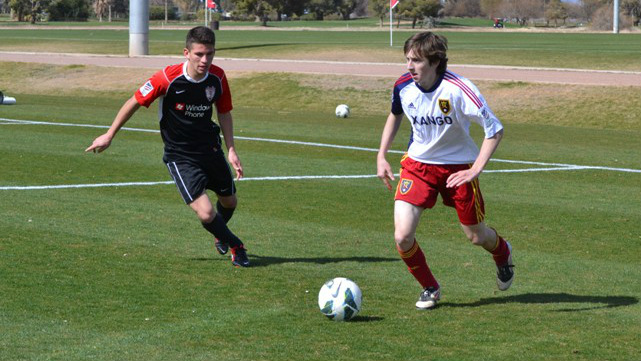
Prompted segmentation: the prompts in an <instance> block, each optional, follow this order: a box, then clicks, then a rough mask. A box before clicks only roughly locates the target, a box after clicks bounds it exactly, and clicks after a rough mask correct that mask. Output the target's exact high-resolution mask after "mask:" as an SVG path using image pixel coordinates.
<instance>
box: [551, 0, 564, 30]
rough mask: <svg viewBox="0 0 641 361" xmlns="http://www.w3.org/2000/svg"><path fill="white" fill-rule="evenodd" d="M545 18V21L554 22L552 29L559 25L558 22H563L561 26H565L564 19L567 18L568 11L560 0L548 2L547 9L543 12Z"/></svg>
mask: <svg viewBox="0 0 641 361" xmlns="http://www.w3.org/2000/svg"><path fill="white" fill-rule="evenodd" d="M545 18H546V19H547V21H550V20H554V27H557V26H558V25H559V24H558V21H559V20H563V24H565V19H567V18H568V11H567V9H566V8H565V6H564V5H563V4H562V3H561V0H550V2H549V4H548V8H547V9H546V10H545Z"/></svg>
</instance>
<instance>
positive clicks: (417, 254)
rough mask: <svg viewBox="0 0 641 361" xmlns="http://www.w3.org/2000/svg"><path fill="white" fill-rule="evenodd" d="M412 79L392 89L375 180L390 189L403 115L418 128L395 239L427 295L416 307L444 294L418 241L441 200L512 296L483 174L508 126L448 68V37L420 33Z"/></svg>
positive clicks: (412, 46) (413, 46) (508, 251)
mask: <svg viewBox="0 0 641 361" xmlns="http://www.w3.org/2000/svg"><path fill="white" fill-rule="evenodd" d="M404 52H405V57H406V58H407V70H408V73H406V74H404V75H403V76H401V77H400V78H399V79H398V80H397V81H396V84H395V85H394V92H393V96H392V110H391V112H390V114H389V116H388V117H387V122H386V123H385V127H384V129H383V134H382V136H381V145H380V149H379V152H378V156H377V175H378V177H379V178H380V179H381V180H382V181H383V183H384V184H385V185H386V186H387V188H388V189H389V190H392V185H391V183H390V181H394V180H395V178H394V173H393V171H392V168H391V167H390V164H389V163H388V162H387V160H386V158H385V155H386V153H387V152H388V150H389V148H390V146H391V144H392V141H393V140H394V137H395V136H396V133H397V132H398V128H399V126H400V124H401V121H402V120H403V114H405V116H406V117H407V118H408V119H409V121H410V123H411V124H412V134H411V138H410V142H409V146H408V149H407V153H406V154H405V155H404V156H403V158H402V160H401V172H400V180H399V182H398V185H397V187H396V195H395V198H394V199H395V202H394V227H395V230H394V240H395V242H396V247H397V250H398V253H399V254H400V256H401V258H402V259H403V261H404V262H405V264H406V265H407V267H408V270H409V272H410V273H411V274H412V275H413V276H414V278H416V280H417V281H418V282H419V283H420V285H421V287H422V288H423V291H422V292H421V294H420V296H419V300H418V302H416V308H417V309H431V308H434V307H436V305H437V303H438V301H439V299H440V297H441V289H440V286H439V283H438V281H437V280H436V279H435V278H434V275H433V274H432V272H431V270H430V268H429V266H428V265H427V262H426V259H425V255H424V253H423V251H422V250H421V247H420V246H419V244H418V242H417V241H416V228H417V226H418V223H419V218H420V216H421V214H422V213H423V210H425V209H429V208H432V207H433V206H434V204H435V203H436V199H437V196H438V195H439V194H440V195H441V198H442V200H443V203H444V204H445V205H447V206H450V207H453V208H455V209H456V212H457V214H458V218H459V222H460V224H461V227H462V228H463V232H464V233H465V235H466V236H467V238H468V239H469V240H470V241H471V242H472V243H473V244H475V245H477V246H481V247H483V248H484V249H485V250H487V251H488V252H489V253H491V254H492V256H493V259H494V262H495V263H496V267H497V285H498V288H499V289H500V290H507V289H508V288H509V287H510V285H511V284H512V280H513V279H514V271H513V269H512V267H513V263H512V247H511V245H510V243H508V242H507V241H505V240H504V239H503V238H502V237H501V236H499V234H498V233H497V232H496V231H495V230H494V229H493V228H490V227H488V226H487V225H486V224H485V223H484V218H485V211H484V203H483V197H482V195H481V190H480V188H479V181H478V176H479V175H480V174H481V172H482V171H483V169H484V168H485V166H486V164H487V163H488V162H489V160H490V158H491V156H492V154H493V153H494V151H495V150H496V148H497V147H498V145H499V142H500V141H501V138H502V136H503V125H502V124H501V122H500V121H499V120H498V119H497V118H496V116H495V115H494V113H492V111H491V110H490V108H489V106H488V105H487V103H486V102H485V99H484V98H483V96H482V95H481V93H480V92H479V90H478V89H477V88H476V86H475V85H474V84H472V83H471V82H470V81H469V80H468V79H465V78H463V77H461V76H459V75H457V74H454V73H452V72H450V71H448V70H447V39H445V38H444V37H442V36H440V35H436V34H434V33H431V32H422V33H417V34H415V35H413V36H412V37H410V38H409V39H408V40H407V41H406V42H405V46H404ZM472 123H477V124H479V125H480V126H482V127H483V130H484V131H485V138H484V140H483V143H482V144H481V148H480V150H479V148H478V147H477V146H476V144H475V143H474V141H473V140H472V138H471V137H470V133H469V128H470V125H471V124H472Z"/></svg>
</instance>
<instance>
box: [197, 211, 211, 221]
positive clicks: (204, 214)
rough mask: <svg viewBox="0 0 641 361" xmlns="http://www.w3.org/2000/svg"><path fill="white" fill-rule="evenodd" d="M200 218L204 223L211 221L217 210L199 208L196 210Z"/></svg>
mask: <svg viewBox="0 0 641 361" xmlns="http://www.w3.org/2000/svg"><path fill="white" fill-rule="evenodd" d="M196 215H197V216H198V219H199V220H200V222H202V223H211V222H212V221H213V220H214V217H216V212H214V210H213V209H199V210H197V211H196Z"/></svg>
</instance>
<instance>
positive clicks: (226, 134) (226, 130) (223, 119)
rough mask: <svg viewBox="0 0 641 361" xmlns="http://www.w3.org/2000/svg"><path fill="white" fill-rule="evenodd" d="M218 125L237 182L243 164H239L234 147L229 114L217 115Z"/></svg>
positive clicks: (241, 173) (241, 174)
mask: <svg viewBox="0 0 641 361" xmlns="http://www.w3.org/2000/svg"><path fill="white" fill-rule="evenodd" d="M218 124H219V125H220V129H221V130H222V131H223V138H224V139H225V146H227V160H228V161H229V164H230V165H231V166H232V168H234V171H235V172H236V180H239V179H241V178H242V177H243V164H242V163H241V162H240V158H239V157H238V154H237V153H236V147H235V146H234V121H233V118H232V116H231V112H227V113H218Z"/></svg>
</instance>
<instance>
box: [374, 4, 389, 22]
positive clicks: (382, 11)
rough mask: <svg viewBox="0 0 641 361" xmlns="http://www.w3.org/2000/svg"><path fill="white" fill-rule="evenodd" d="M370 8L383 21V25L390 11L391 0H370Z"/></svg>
mask: <svg viewBox="0 0 641 361" xmlns="http://www.w3.org/2000/svg"><path fill="white" fill-rule="evenodd" d="M369 8H370V10H371V11H372V13H373V14H374V15H375V16H376V17H377V18H378V19H379V20H380V21H381V27H382V26H383V21H384V20H385V15H387V14H388V12H389V0H369Z"/></svg>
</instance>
